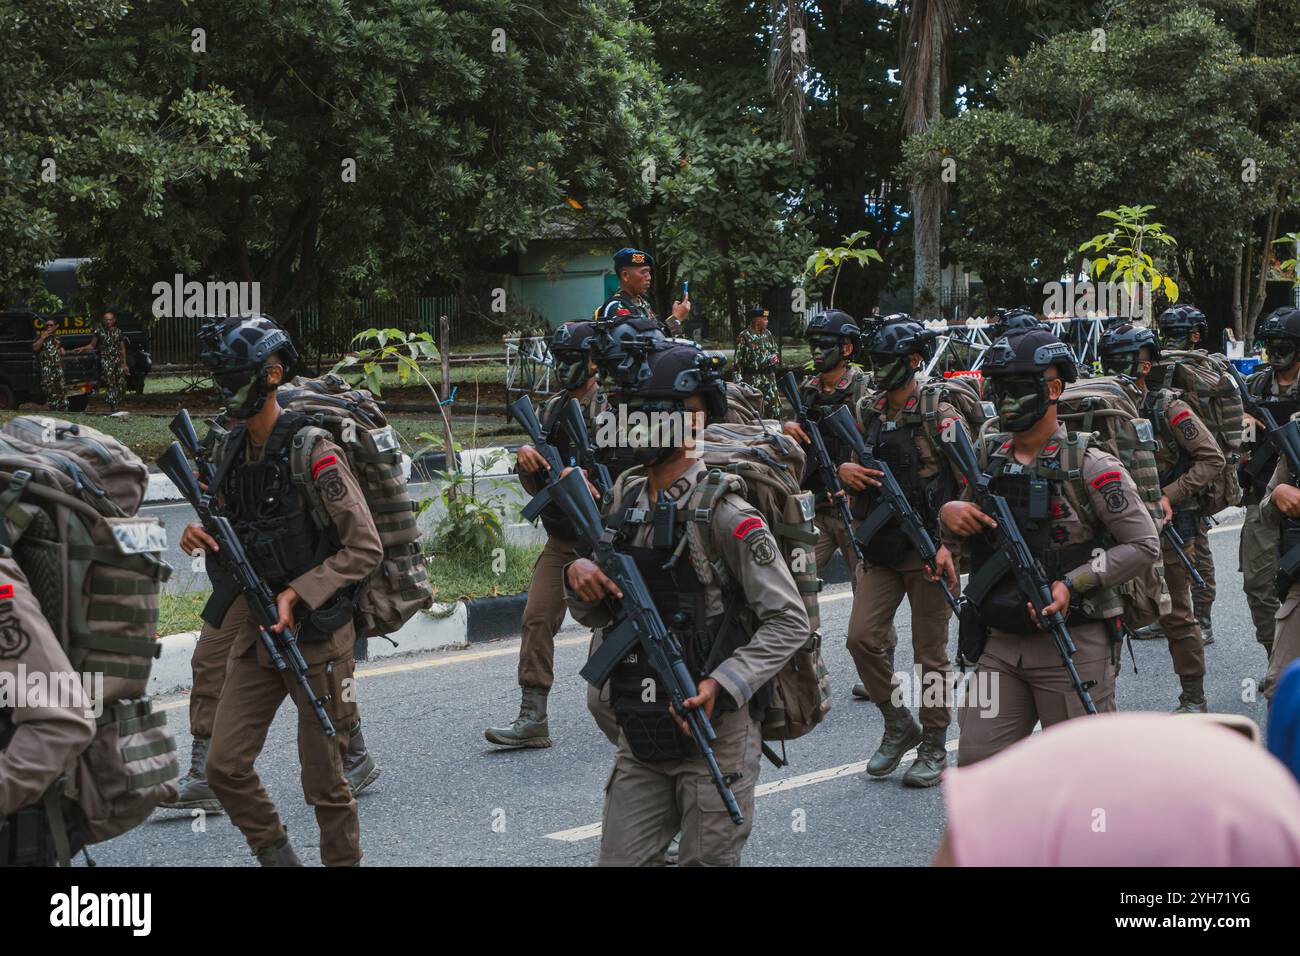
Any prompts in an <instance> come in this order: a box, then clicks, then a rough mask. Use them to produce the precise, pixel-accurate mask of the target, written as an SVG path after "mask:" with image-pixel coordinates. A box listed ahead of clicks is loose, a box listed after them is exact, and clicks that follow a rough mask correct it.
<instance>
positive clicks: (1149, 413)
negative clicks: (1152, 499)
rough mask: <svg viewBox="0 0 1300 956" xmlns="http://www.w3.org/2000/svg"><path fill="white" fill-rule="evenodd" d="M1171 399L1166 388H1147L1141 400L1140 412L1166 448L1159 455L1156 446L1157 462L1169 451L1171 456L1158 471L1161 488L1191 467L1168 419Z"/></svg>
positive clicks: (1189, 459)
mask: <svg viewBox="0 0 1300 956" xmlns="http://www.w3.org/2000/svg"><path fill="white" fill-rule="evenodd" d="M1173 400H1174V396H1173V395H1172V394H1171V393H1170V392H1169V391H1167V390H1166V389H1148V390H1147V393H1146V395H1145V397H1144V398H1143V400H1142V414H1143V416H1144V417H1145V418H1146V420H1147V421H1149V422H1150V423H1151V427H1152V428H1153V429H1154V430H1155V431H1156V433H1157V434H1158V435H1159V436H1160V446H1161V447H1163V448H1164V449H1166V453H1165V454H1164V455H1161V454H1160V449H1159V448H1157V450H1156V458H1157V462H1159V460H1160V459H1161V458H1165V459H1168V457H1169V455H1170V453H1172V456H1173V461H1172V462H1171V463H1170V464H1169V466H1168V467H1167V468H1163V469H1161V471H1160V487H1162V488H1163V487H1164V486H1165V485H1168V484H1170V483H1171V482H1175V481H1177V480H1178V479H1179V478H1181V477H1182V476H1183V475H1185V474H1187V472H1188V470H1190V469H1191V467H1192V456H1191V455H1190V454H1188V453H1187V450H1186V449H1185V448H1183V446H1182V445H1180V444H1179V443H1178V438H1177V437H1176V436H1175V435H1174V429H1173V423H1172V422H1170V421H1169V415H1168V409H1169V404H1170V402H1172V401H1173ZM1191 510H1195V509H1194V508H1193V509H1191Z"/></svg>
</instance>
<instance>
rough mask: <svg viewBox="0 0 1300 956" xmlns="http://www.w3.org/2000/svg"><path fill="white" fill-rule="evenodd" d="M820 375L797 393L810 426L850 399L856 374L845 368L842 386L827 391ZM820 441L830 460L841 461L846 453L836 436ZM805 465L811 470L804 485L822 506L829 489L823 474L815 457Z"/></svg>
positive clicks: (806, 383)
mask: <svg viewBox="0 0 1300 956" xmlns="http://www.w3.org/2000/svg"><path fill="white" fill-rule="evenodd" d="M820 377H821V376H820V375H819V376H816V377H814V378H813V379H812V380H811V381H809V382H805V383H804V386H803V388H802V389H801V391H802V393H803V394H802V395H801V396H800V398H801V399H802V401H803V403H804V407H805V408H807V409H808V420H809V421H810V422H812V423H813V424H814V426H815V425H816V423H817V422H819V421H821V420H822V418H824V417H825V416H827V415H830V414H831V413H832V412H834V411H835V409H837V408H839V407H840V406H841V405H843V404H844V403H845V402H848V401H850V400H851V399H852V398H853V391H854V388H853V385H854V380H855V378H856V377H857V376H855V375H854V374H853V367H852V366H849V368H848V370H847V371H846V372H845V373H844V375H843V376H842V378H843V379H845V380H846V381H845V385H844V387H843V388H838V387H837V388H835V389H833V390H832V391H829V392H826V391H823V390H822V388H821V386H820V384H819V379H820ZM822 440H823V441H825V443H826V452H827V454H829V455H830V456H831V461H833V462H837V463H838V462H842V461H844V460H845V458H846V457H847V452H846V451H845V449H844V448H843V447H842V445H841V444H840V442H839V440H838V439H836V438H835V437H834V436H833V435H826V434H823V435H822ZM809 464H810V466H812V467H813V468H814V469H815V470H813V471H812V473H811V474H810V475H809V476H808V480H807V482H805V487H806V488H807V489H808V490H809V491H811V492H813V494H814V495H816V497H817V502H818V507H825V501H826V495H827V493H828V492H829V491H830V488H829V487H828V485H827V483H826V478H825V476H823V475H822V473H821V469H820V468H817V467H816V459H815V458H814V459H811V460H810V462H809Z"/></svg>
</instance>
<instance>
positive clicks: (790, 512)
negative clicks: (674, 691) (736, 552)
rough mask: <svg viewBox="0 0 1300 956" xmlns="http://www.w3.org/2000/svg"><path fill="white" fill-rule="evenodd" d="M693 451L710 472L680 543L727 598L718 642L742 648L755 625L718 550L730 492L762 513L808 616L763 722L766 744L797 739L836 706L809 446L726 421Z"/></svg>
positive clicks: (630, 488) (704, 578)
mask: <svg viewBox="0 0 1300 956" xmlns="http://www.w3.org/2000/svg"><path fill="white" fill-rule="evenodd" d="M695 453H696V454H697V455H698V457H699V459H700V460H701V461H702V462H703V463H704V465H705V466H706V467H707V468H708V469H709V471H708V474H707V475H706V476H705V477H704V478H703V479H702V480H701V481H700V482H699V483H697V484H696V486H695V488H694V489H693V491H692V492H691V497H690V498H689V499H688V501H687V507H686V512H687V515H688V516H689V520H688V521H687V523H686V533H685V535H684V536H683V538H682V543H681V545H680V546H681V547H683V548H685V550H686V552H687V555H688V557H689V559H690V562H691V567H692V569H693V570H694V571H695V574H696V577H698V578H699V579H700V581H701V582H702V583H703V584H704V585H706V586H708V585H710V584H714V583H716V584H718V585H719V586H720V587H721V588H722V590H723V593H724V595H726V600H725V604H726V614H725V615H724V627H725V628H727V634H725V635H723V634H720V635H719V639H720V643H721V644H726V645H729V646H739V645H741V644H743V643H744V642H745V641H746V640H748V638H749V636H750V635H752V634H753V633H754V631H755V630H756V628H757V622H756V621H755V620H754V618H753V612H752V610H751V609H750V608H749V606H748V604H747V603H746V602H745V601H744V599H743V595H742V594H741V592H740V588H739V584H738V582H736V581H734V580H732V578H731V573H730V572H729V571H728V570H727V566H726V564H725V562H724V561H723V560H722V556H721V555H720V554H718V553H716V551H715V550H714V547H713V535H712V533H711V531H710V521H711V518H712V508H713V505H714V503H715V502H717V501H718V500H720V499H721V497H722V496H723V495H726V494H728V493H731V494H736V495H739V496H740V497H742V498H744V499H745V501H747V502H748V503H749V504H750V505H751V506H753V507H754V509H755V510H757V511H758V513H759V514H760V515H762V516H763V521H764V523H765V524H766V525H767V526H768V529H769V530H770V531H771V532H772V535H773V537H774V538H775V539H776V543H777V547H778V550H779V553H780V555H781V558H782V559H783V560H784V561H785V564H786V567H788V568H789V569H790V573H791V575H792V576H793V577H794V581H795V586H796V587H797V588H798V590H799V594H800V596H801V597H802V598H803V603H804V608H805V610H806V611H807V612H808V622H809V635H808V640H807V641H806V642H805V643H804V644H803V646H802V647H800V648H799V650H798V651H796V652H795V654H794V656H793V657H791V658H790V660H789V661H788V662H787V663H786V665H785V667H783V668H782V669H781V670H780V671H779V672H778V673H777V675H776V676H775V677H774V678H772V680H771V681H770V682H769V684H768V690H769V691H770V693H769V695H768V697H769V700H768V702H767V707H766V711H765V716H764V718H763V725H762V730H763V739H764V740H794V739H796V738H798V737H802V736H803V735H804V734H806V733H808V732H809V731H810V730H812V729H813V728H814V727H816V726H817V725H818V724H819V723H821V722H822V720H823V718H825V716H826V714H827V713H828V712H829V711H830V709H831V692H830V674H829V671H828V670H827V668H826V663H825V661H824V660H823V659H822V653H821V635H820V634H819V633H818V627H819V625H820V613H819V610H818V602H817V594H818V592H820V591H821V586H822V582H821V580H820V579H819V578H818V577H817V558H816V544H817V529H816V527H815V526H814V525H813V516H814V513H815V507H814V501H813V495H812V492H808V491H803V490H802V489H801V488H800V487H799V478H800V476H801V475H802V474H803V467H804V453H803V449H802V448H801V447H800V445H799V443H798V442H796V441H793V440H791V439H789V438H787V437H786V436H785V435H784V434H783V433H781V432H778V431H775V430H769V429H766V428H764V427H763V426H762V425H736V424H730V423H720V424H714V425H710V426H709V427H708V428H706V429H705V430H704V431H703V432H702V433H701V434H700V436H699V437H698V439H697V442H696V448H695ZM643 481H644V479H643V478H640V477H637V478H635V479H633V481H631V482H628V483H627V486H626V487H625V489H624V490H623V497H624V498H625V499H629V497H630V498H631V499H635V496H636V495H637V494H638V493H639V485H640V483H642V482H643Z"/></svg>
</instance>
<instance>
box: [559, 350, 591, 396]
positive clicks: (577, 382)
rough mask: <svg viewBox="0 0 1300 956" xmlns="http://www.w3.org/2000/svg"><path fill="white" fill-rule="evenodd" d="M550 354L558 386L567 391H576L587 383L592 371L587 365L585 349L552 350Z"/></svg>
mask: <svg viewBox="0 0 1300 956" xmlns="http://www.w3.org/2000/svg"><path fill="white" fill-rule="evenodd" d="M551 356H552V357H553V358H554V359H555V377H556V378H557V379H558V380H559V383H560V388H564V389H568V390H569V391H571V392H573V391H577V390H578V389H580V388H582V386H584V385H586V384H587V380H588V379H589V378H591V375H592V373H591V372H590V370H589V369H588V367H587V352H586V350H585V349H584V350H574V351H567V350H566V351H558V352H556V351H553V352H551Z"/></svg>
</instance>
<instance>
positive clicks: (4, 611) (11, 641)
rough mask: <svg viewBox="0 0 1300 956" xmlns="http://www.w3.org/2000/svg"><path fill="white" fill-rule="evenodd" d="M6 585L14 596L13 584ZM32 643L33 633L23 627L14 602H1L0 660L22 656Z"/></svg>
mask: <svg viewBox="0 0 1300 956" xmlns="http://www.w3.org/2000/svg"><path fill="white" fill-rule="evenodd" d="M5 587H6V588H8V590H9V594H8V596H9V597H10V598H12V597H13V593H14V588H13V585H12V584H7V585H5ZM31 645H32V639H31V635H29V634H28V633H27V630H26V629H25V628H24V627H23V622H22V621H20V620H19V619H18V614H17V612H15V611H14V605H13V602H12V601H5V602H3V603H0V660H15V659H17V658H19V657H22V656H23V655H24V654H26V653H27V648H29V647H31Z"/></svg>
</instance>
